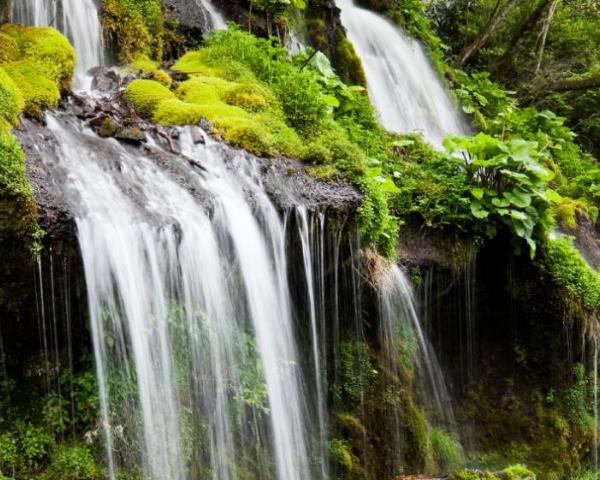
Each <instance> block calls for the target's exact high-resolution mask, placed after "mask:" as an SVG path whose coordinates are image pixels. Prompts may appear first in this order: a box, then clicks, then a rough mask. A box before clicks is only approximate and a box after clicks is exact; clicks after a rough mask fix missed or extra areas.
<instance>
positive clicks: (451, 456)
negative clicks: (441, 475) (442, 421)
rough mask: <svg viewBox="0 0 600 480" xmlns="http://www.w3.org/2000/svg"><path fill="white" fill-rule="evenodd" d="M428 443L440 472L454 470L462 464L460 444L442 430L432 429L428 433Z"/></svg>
mask: <svg viewBox="0 0 600 480" xmlns="http://www.w3.org/2000/svg"><path fill="white" fill-rule="evenodd" d="M429 442H430V443H431V448H432V450H433V454H434V458H435V460H436V463H437V465H438V467H439V469H440V471H443V472H449V471H452V470H455V469H457V468H458V467H459V466H460V465H461V463H462V462H463V455H462V447H461V445H460V443H459V442H458V441H456V439H454V438H453V437H451V436H450V435H448V434H447V433H446V432H444V431H443V430H440V429H438V428H432V429H431V430H430V431H429Z"/></svg>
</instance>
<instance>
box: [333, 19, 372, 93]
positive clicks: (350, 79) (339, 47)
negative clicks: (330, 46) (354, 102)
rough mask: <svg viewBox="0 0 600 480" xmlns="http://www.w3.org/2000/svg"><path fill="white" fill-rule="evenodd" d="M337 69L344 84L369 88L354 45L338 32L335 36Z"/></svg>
mask: <svg viewBox="0 0 600 480" xmlns="http://www.w3.org/2000/svg"><path fill="white" fill-rule="evenodd" d="M335 39H336V42H335V60H334V63H335V69H336V72H337V74H338V75H339V76H340V78H341V79H342V81H343V82H345V83H347V84H348V85H362V86H364V87H366V86H367V77H366V76H365V71H364V69H363V65H362V62H361V61H360V58H359V57H358V55H357V54H356V51H355V50H354V47H353V45H352V43H351V42H350V41H349V40H348V38H346V35H345V34H344V33H343V32H342V31H340V30H337V31H336V35H335Z"/></svg>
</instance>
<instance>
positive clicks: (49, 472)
mask: <svg viewBox="0 0 600 480" xmlns="http://www.w3.org/2000/svg"><path fill="white" fill-rule="evenodd" d="M98 478H100V471H99V468H98V466H97V465H96V462H95V460H94V457H93V456H92V453H91V452H90V450H89V448H88V447H87V446H85V445H83V446H73V447H68V446H61V447H59V449H58V451H57V452H56V455H55V456H54V458H53V461H52V463H51V464H50V466H49V467H48V468H47V469H46V470H45V471H44V473H43V474H42V475H41V477H40V479H41V480H65V479H69V480H96V479H98Z"/></svg>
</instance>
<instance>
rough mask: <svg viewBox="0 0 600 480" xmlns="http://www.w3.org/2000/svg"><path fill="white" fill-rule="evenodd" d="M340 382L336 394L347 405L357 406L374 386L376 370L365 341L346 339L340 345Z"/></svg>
mask: <svg viewBox="0 0 600 480" xmlns="http://www.w3.org/2000/svg"><path fill="white" fill-rule="evenodd" d="M339 362H340V367H339V368H340V383H339V385H338V386H337V387H336V390H337V391H336V395H337V396H338V397H339V398H341V399H342V400H343V401H344V403H345V404H347V405H356V406H357V407H358V406H359V404H360V402H361V401H364V398H365V396H366V395H368V394H369V393H370V392H371V391H372V389H373V386H374V382H375V379H376V378H377V375H378V372H377V370H376V369H375V368H374V366H373V363H372V362H371V358H370V355H369V347H368V345H367V344H366V343H365V342H359V341H346V342H342V344H341V345H340V360H339Z"/></svg>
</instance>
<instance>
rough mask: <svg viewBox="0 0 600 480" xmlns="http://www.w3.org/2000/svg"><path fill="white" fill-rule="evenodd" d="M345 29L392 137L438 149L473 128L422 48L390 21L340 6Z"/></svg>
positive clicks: (344, 0)
mask: <svg viewBox="0 0 600 480" xmlns="http://www.w3.org/2000/svg"><path fill="white" fill-rule="evenodd" d="M336 3H337V5H338V7H339V8H340V9H341V11H342V23H343V25H344V26H345V27H346V29H347V33H348V38H349V39H350V41H351V42H352V43H353V45H354V48H355V50H356V53H357V54H358V56H359V57H360V59H361V60H362V63H363V67H364V69H365V74H366V76H367V83H368V91H369V97H370V98H371V101H372V102H373V105H374V106H375V109H376V110H377V112H378V113H379V116H380V119H381V122H382V124H383V126H384V127H385V128H386V129H388V130H390V131H393V132H400V133H413V132H422V133H423V135H424V136H425V138H426V139H427V140H428V141H430V142H431V143H432V144H433V145H435V146H441V144H442V140H443V139H444V137H445V136H446V135H447V134H449V133H454V134H464V133H465V132H468V126H467V125H466V122H465V120H464V118H463V116H462V114H461V113H460V111H459V109H458V108H457V105H456V104H455V102H454V100H453V99H452V97H451V96H450V94H449V93H448V91H447V90H446V88H445V87H444V84H443V82H442V80H441V78H440V77H439V75H438V74H437V73H436V72H435V70H434V68H433V66H432V64H431V62H430V60H429V59H428V58H427V55H426V53H425V50H424V48H423V46H422V45H421V44H420V43H419V42H418V41H416V40H415V39H413V38H410V37H409V36H408V35H406V34H405V33H404V32H402V31H401V30H400V29H399V28H398V27H397V26H396V25H394V24H393V23H392V22H391V21H390V20H388V19H386V18H385V17H382V16H381V15H378V14H376V13H374V12H371V11H369V10H365V9H363V8H360V7H358V6H356V5H355V4H354V1H353V0H336Z"/></svg>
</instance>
